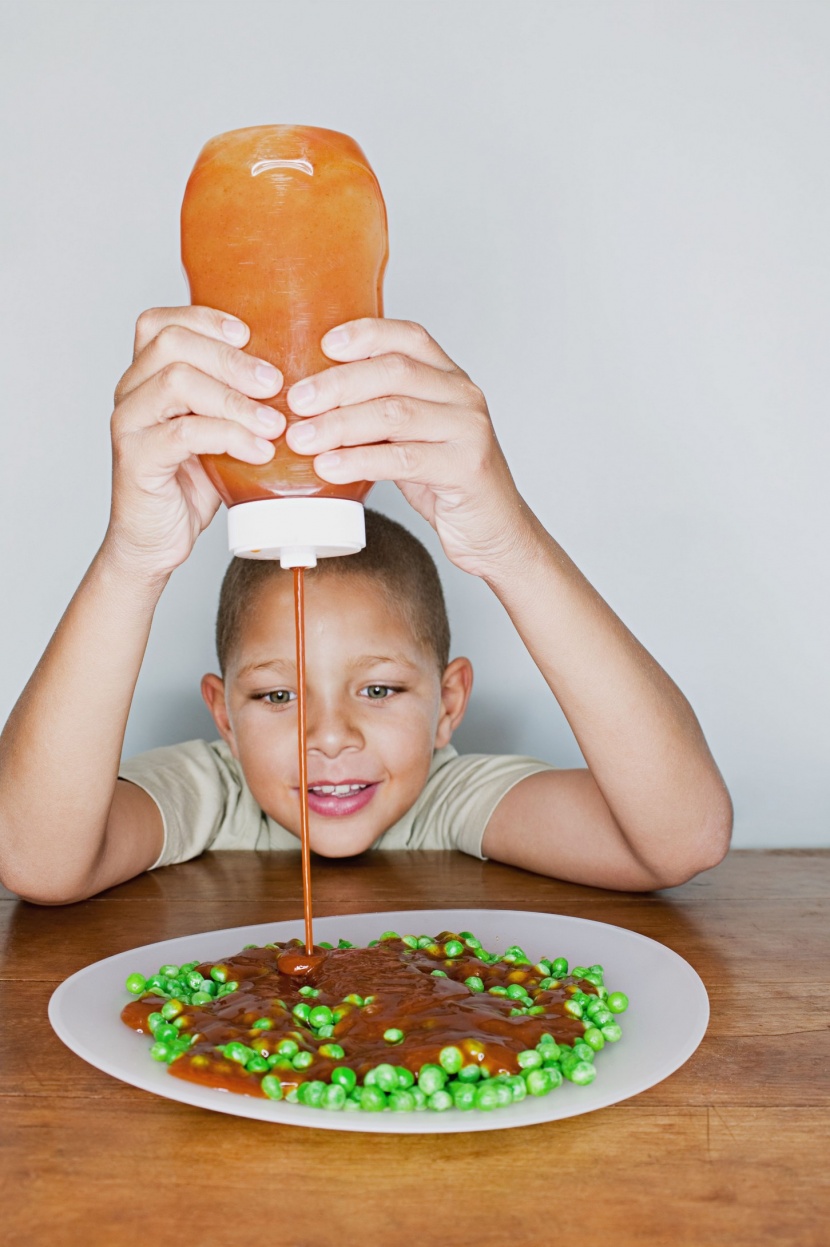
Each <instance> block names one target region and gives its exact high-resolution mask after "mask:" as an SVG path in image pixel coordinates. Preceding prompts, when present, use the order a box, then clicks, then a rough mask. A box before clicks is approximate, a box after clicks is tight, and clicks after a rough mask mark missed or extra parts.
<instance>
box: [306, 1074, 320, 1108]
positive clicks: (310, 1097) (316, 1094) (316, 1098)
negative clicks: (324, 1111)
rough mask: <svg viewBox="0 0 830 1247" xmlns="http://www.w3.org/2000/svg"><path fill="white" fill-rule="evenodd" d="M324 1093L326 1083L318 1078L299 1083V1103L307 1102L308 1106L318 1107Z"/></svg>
mask: <svg viewBox="0 0 830 1247" xmlns="http://www.w3.org/2000/svg"><path fill="white" fill-rule="evenodd" d="M325 1094H326V1083H324V1082H322V1081H321V1080H320V1079H319V1078H313V1079H312V1080H311V1082H304V1083H301V1084H300V1103H301V1104H307V1105H308V1107H309V1108H319V1106H320V1104H321V1103H322V1101H323V1096H324V1095H325Z"/></svg>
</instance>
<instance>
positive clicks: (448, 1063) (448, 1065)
mask: <svg viewBox="0 0 830 1247" xmlns="http://www.w3.org/2000/svg"><path fill="white" fill-rule="evenodd" d="M438 1063H439V1065H441V1067H442V1068H443V1069H445V1070H446V1071H447V1073H448V1074H457V1073H458V1071H459V1070H460V1069H461V1066H462V1065H463V1064H464V1054H463V1053H462V1051H461V1049H460V1048H456V1047H454V1046H452V1045H449V1046H448V1047H446V1048H442V1049H441V1051H440V1052H439V1053H438Z"/></svg>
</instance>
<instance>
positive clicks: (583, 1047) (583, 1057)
mask: <svg viewBox="0 0 830 1247" xmlns="http://www.w3.org/2000/svg"><path fill="white" fill-rule="evenodd" d="M572 1051H573V1054H574V1056H575V1057H578V1059H579V1060H580V1061H593V1059H594V1049H593V1048H592V1047H591V1045H590V1044H587V1043H585V1042H584V1040H577V1042H576V1043H575V1044H574V1045H573V1048H572Z"/></svg>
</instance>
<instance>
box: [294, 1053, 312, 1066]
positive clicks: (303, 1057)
mask: <svg viewBox="0 0 830 1247" xmlns="http://www.w3.org/2000/svg"><path fill="white" fill-rule="evenodd" d="M313 1061H314V1054H313V1053H311V1052H307V1051H306V1050H305V1049H303V1050H302V1051H301V1052H297V1053H295V1055H294V1056H293V1057H292V1058H291V1064H292V1065H293V1066H294V1069H308V1067H309V1065H311V1064H312V1062H313Z"/></svg>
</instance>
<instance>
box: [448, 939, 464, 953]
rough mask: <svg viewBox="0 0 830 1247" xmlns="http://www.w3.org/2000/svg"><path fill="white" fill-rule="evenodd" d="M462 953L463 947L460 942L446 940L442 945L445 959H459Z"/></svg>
mask: <svg viewBox="0 0 830 1247" xmlns="http://www.w3.org/2000/svg"><path fill="white" fill-rule="evenodd" d="M463 952H464V945H463V944H462V943H461V941H460V940H447V942H446V944H445V945H444V953H445V955H446V956H447V957H460V956H461V954H462V953H463Z"/></svg>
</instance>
